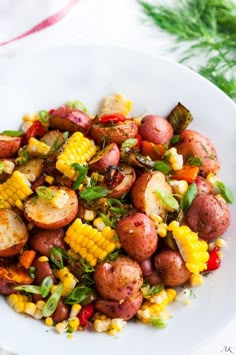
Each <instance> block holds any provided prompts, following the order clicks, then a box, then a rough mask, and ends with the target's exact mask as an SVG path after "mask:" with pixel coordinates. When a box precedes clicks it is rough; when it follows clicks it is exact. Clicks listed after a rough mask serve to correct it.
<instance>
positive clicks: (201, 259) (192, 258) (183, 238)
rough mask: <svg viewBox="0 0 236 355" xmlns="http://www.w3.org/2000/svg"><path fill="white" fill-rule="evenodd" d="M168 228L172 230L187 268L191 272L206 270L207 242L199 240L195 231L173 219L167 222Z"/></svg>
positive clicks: (196, 272)
mask: <svg viewBox="0 0 236 355" xmlns="http://www.w3.org/2000/svg"><path fill="white" fill-rule="evenodd" d="M168 229H169V230H171V231H172V235H173V237H174V239H175V241H176V243H177V245H178V248H179V251H180V253H181V255H182V257H183V259H184V261H185V263H186V267H187V269H188V270H189V271H190V272H191V273H193V274H198V273H199V272H201V271H204V270H206V268H207V264H206V263H207V261H208V259H209V254H208V252H207V249H208V245H207V243H206V242H205V241H204V240H199V239H198V235H197V233H195V232H193V231H191V229H190V228H189V227H187V226H178V224H176V223H175V221H174V222H171V223H170V224H169V226H168Z"/></svg>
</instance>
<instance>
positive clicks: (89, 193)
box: [80, 186, 109, 201]
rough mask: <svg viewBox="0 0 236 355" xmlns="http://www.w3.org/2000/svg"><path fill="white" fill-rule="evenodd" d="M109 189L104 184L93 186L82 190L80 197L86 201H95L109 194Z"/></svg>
mask: <svg viewBox="0 0 236 355" xmlns="http://www.w3.org/2000/svg"><path fill="white" fill-rule="evenodd" d="M108 193H109V191H108V190H107V189H105V188H104V187H102V186H92V187H89V188H87V189H84V190H82V191H81V192H80V197H81V198H82V199H83V200H86V201H93V200H96V199H98V198H100V197H105V196H107V195H108Z"/></svg>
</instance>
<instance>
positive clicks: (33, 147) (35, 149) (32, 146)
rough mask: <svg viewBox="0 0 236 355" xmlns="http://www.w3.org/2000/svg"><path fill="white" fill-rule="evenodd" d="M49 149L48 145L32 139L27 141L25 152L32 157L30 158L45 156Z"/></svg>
mask: <svg viewBox="0 0 236 355" xmlns="http://www.w3.org/2000/svg"><path fill="white" fill-rule="evenodd" d="M50 149H51V148H50V146H49V145H47V144H46V143H44V142H40V141H39V140H38V139H36V138H33V137H31V138H30V139H29V144H28V145H27V147H26V150H27V152H28V153H29V154H30V155H32V157H39V156H41V155H43V156H46V155H48V153H49V151H50Z"/></svg>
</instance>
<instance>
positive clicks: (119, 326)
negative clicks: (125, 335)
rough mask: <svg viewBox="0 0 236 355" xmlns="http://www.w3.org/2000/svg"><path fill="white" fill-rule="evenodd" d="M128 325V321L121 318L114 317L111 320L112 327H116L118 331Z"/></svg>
mask: <svg viewBox="0 0 236 355" xmlns="http://www.w3.org/2000/svg"><path fill="white" fill-rule="evenodd" d="M125 326H126V322H125V321H124V320H123V319H121V318H113V319H112V320H111V328H112V329H115V330H116V331H117V332H118V333H119V332H121V330H122V329H123V328H124V327H125Z"/></svg>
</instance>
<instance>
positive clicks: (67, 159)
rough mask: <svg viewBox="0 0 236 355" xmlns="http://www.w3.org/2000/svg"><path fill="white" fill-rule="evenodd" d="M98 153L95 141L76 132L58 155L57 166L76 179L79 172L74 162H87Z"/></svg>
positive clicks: (62, 171)
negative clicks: (74, 166)
mask: <svg viewBox="0 0 236 355" xmlns="http://www.w3.org/2000/svg"><path fill="white" fill-rule="evenodd" d="M95 153H96V146H95V144H94V142H93V141H91V140H89V139H88V138H86V137H84V136H83V134H82V133H81V132H75V133H73V134H72V136H71V137H70V138H68V139H67V142H66V144H65V147H64V149H63V151H62V152H61V153H60V154H59V155H58V157H57V162H56V168H57V170H59V171H60V172H61V173H63V174H64V175H65V176H67V177H68V178H70V179H73V180H74V179H76V178H77V176H78V172H76V171H75V169H74V168H73V167H72V166H71V165H72V164H73V163H78V164H85V163H86V162H87V161H89V160H90V159H91V158H92V157H93V155H94V154H95Z"/></svg>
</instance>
